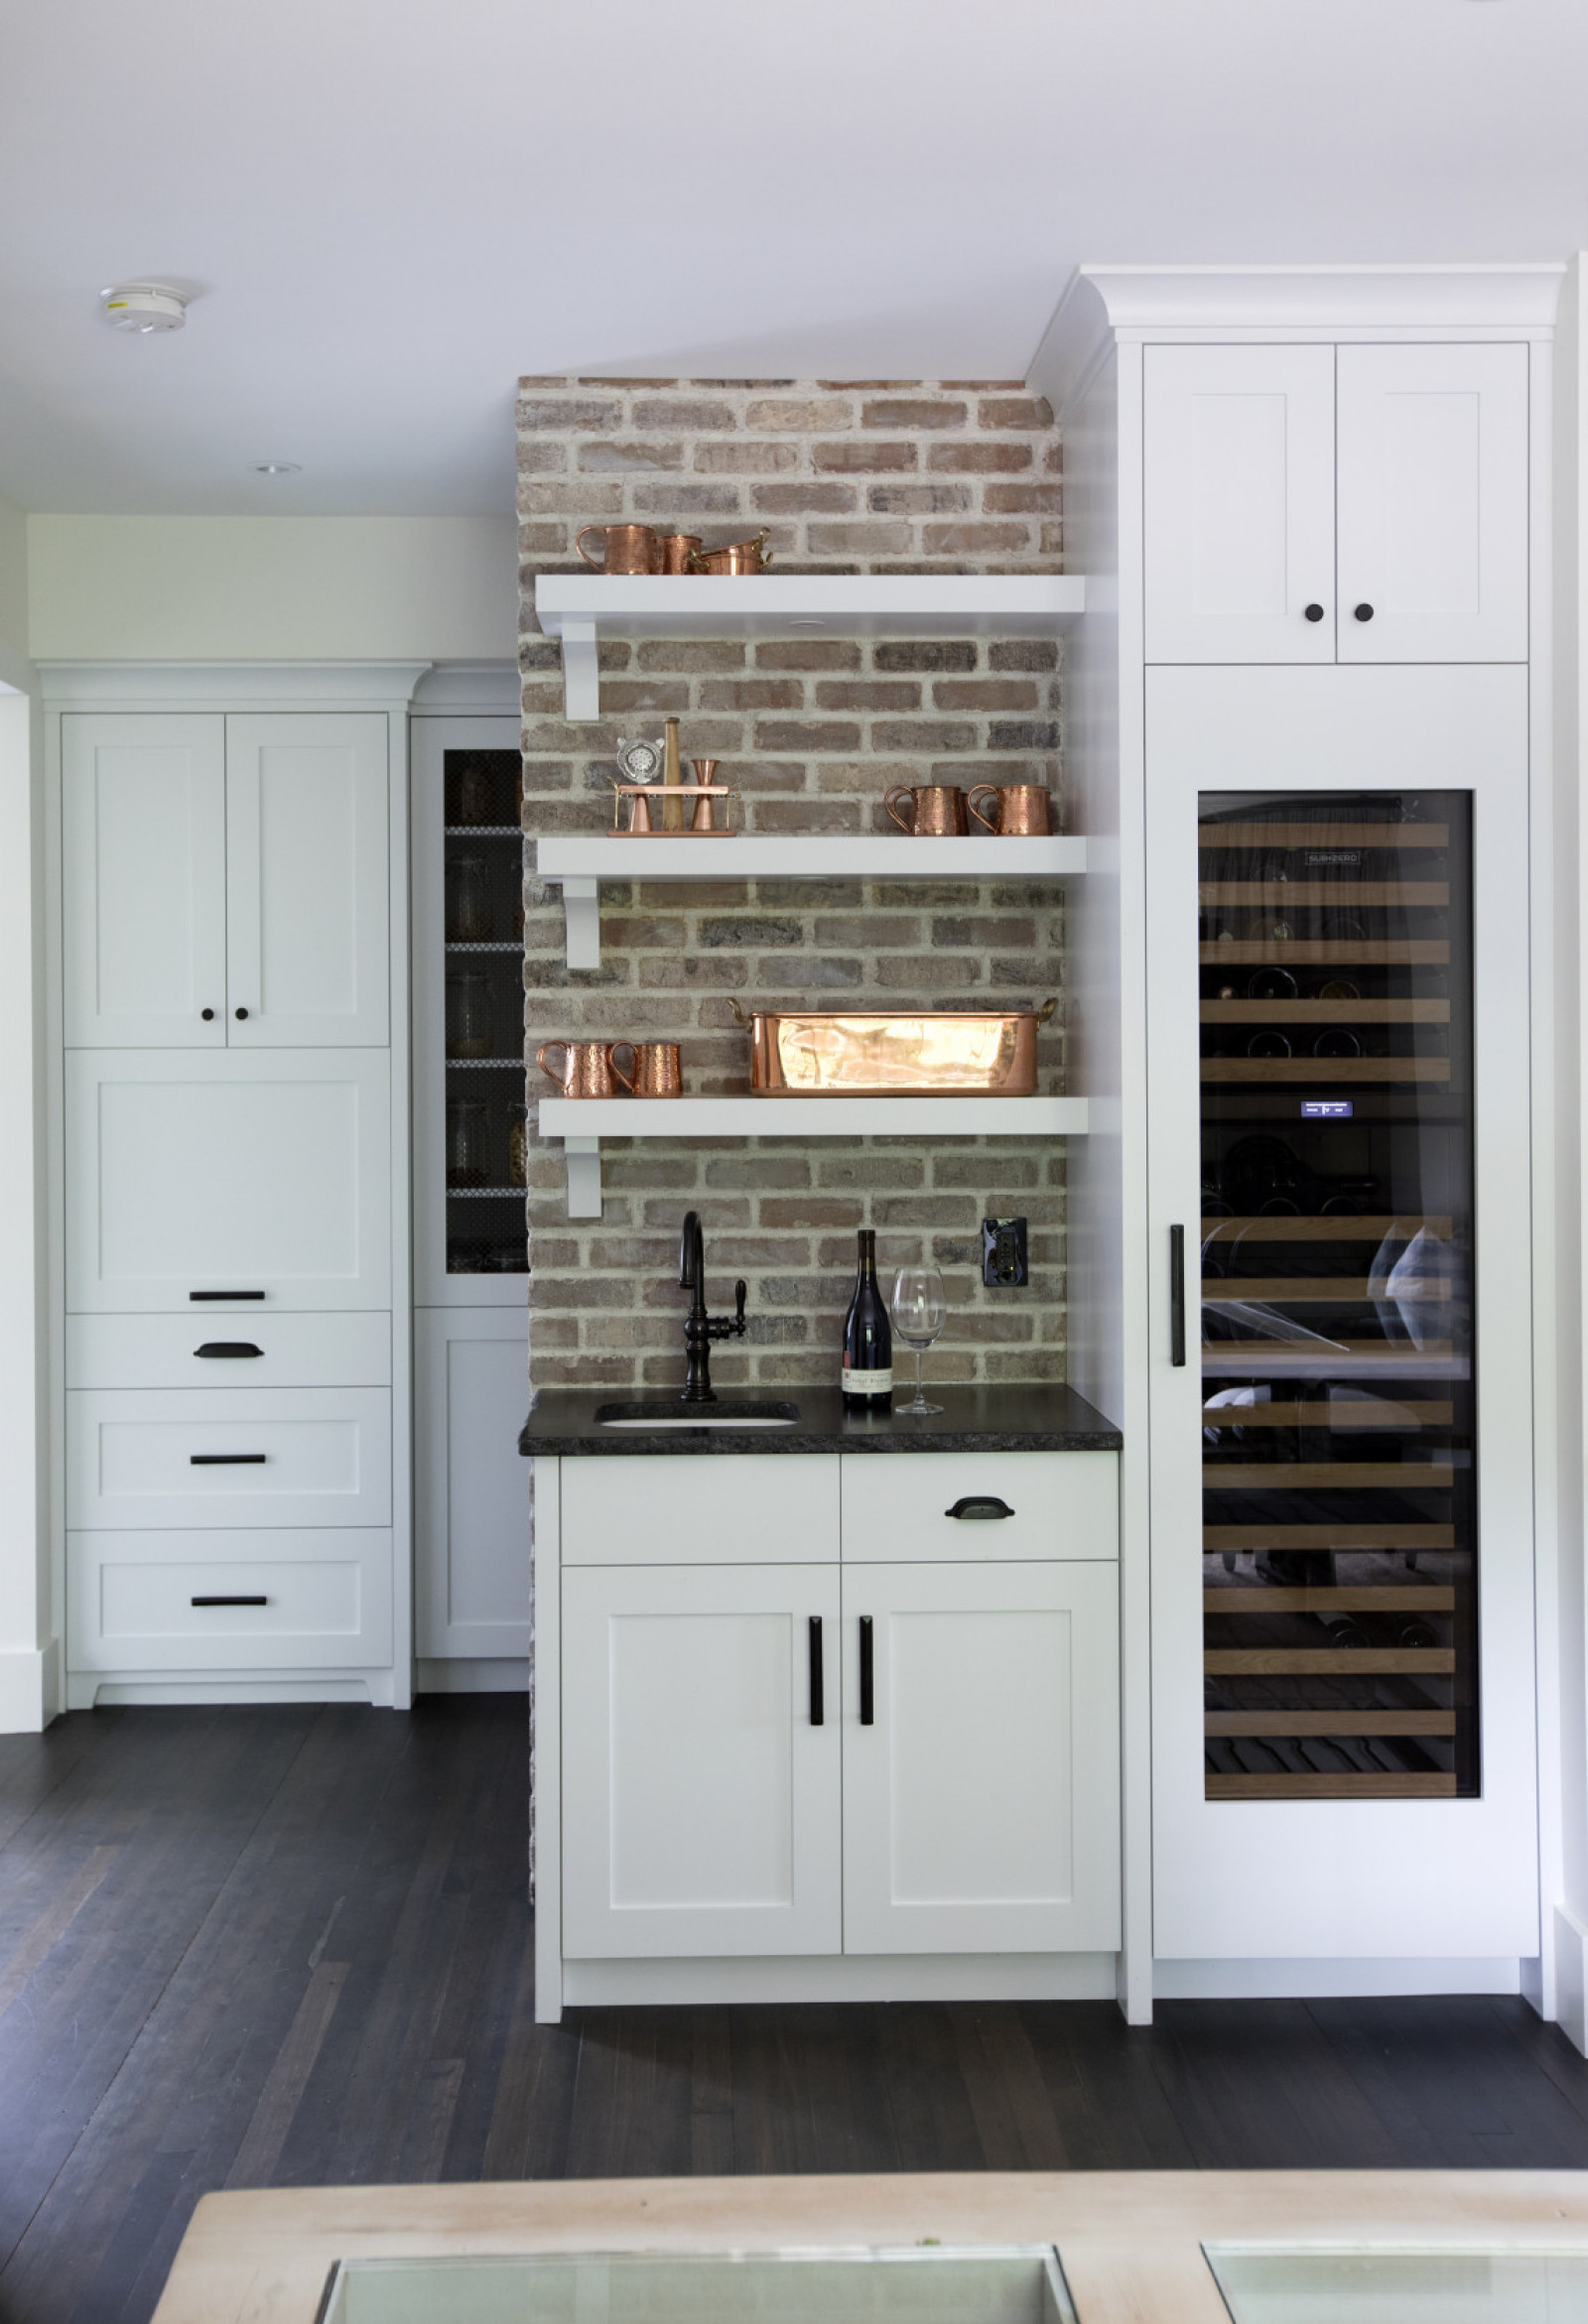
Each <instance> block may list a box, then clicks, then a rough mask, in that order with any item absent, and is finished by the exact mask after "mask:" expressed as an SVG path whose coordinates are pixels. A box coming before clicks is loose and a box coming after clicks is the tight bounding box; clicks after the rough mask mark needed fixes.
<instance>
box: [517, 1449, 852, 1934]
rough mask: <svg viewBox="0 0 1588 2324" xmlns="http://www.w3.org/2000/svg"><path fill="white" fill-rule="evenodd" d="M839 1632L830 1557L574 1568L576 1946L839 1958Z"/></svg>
mask: <svg viewBox="0 0 1588 2324" xmlns="http://www.w3.org/2000/svg"><path fill="white" fill-rule="evenodd" d="M570 1466H575V1464H569V1463H564V1468H565V1471H566V1469H567V1468H568V1467H570ZM680 1466H688V1467H691V1468H697V1467H699V1468H705V1467H707V1466H709V1464H708V1463H704V1462H701V1463H688V1464H680ZM766 1466H767V1467H768V1468H773V1467H776V1466H777V1464H776V1463H772V1462H768V1463H767V1464H766ZM813 1618H814V1619H815V1620H817V1621H819V1622H820V1624H821V1628H820V1631H819V1632H818V1633H817V1635H818V1638H819V1642H820V1651H821V1655H822V1667H823V1675H824V1684H823V1689H822V1697H821V1700H820V1701H818V1702H813V1700H812V1687H811V1678H812V1668H811V1663H812V1646H811V1639H812V1629H811V1624H812V1620H813ZM837 1628H838V1569H837V1567H836V1566H745V1567H733V1566H694V1567H672V1568H665V1569H664V1568H656V1567H650V1568H645V1567H635V1566H603V1567H592V1566H586V1567H578V1568H574V1569H571V1570H569V1571H566V1572H565V1573H564V1575H563V1656H562V1694H563V1951H564V1953H565V1954H567V1955H568V1956H569V1957H570V1958H572V1959H576V1960H577V1959H588V1960H599V1959H621V1958H628V1959H636V1958H646V1957H664V1956H672V1957H678V1956H686V1957H687V1956H691V1955H695V1956H699V1955H708V1954H767V1953H772V1954H791V1953H804V1954H813V1953H837V1952H838V1951H839V1949H840V1928H841V1908H840V1837H839V1835H840V1816H839V1793H840V1785H839V1749H840V1736H839V1721H838V1651H837V1638H836V1635H835V1633H836V1631H837ZM817 1712H820V1713H821V1714H822V1719H821V1724H820V1725H818V1724H817V1723H816V1718H815V1714H816V1713H817Z"/></svg>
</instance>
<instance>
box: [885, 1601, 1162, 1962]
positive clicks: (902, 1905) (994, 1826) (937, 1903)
mask: <svg viewBox="0 0 1588 2324" xmlns="http://www.w3.org/2000/svg"><path fill="white" fill-rule="evenodd" d="M1117 1608H1118V1597H1117V1591H1116V1581H1115V1568H1114V1567H1113V1566H1112V1565H1111V1564H1107V1563H1105V1562H1102V1561H1099V1562H1097V1563H1093V1564H1075V1565H1069V1564H1063V1565H1059V1564H1055V1565H1039V1564H1023V1565H1003V1566H998V1565H976V1566H952V1565H917V1566H897V1565H877V1566H852V1565H846V1566H845V1568H844V1657H843V1659H844V1950H845V1952H846V1953H1048V1952H1109V1951H1112V1950H1114V1949H1115V1947H1117V1946H1118V1944H1119V1941H1120V1725H1119V1636H1118V1613H1117ZM867 1622H868V1623H869V1625H870V1630H869V1640H870V1644H869V1649H868V1651H869V1658H870V1666H871V1678H870V1687H869V1700H867V1695H866V1688H865V1669H864V1657H865V1655H866V1653H867V1647H866V1632H865V1630H864V1628H863V1624H865V1623H867ZM867 1711H869V1713H870V1718H869V1720H867V1719H866V1713H867Z"/></svg>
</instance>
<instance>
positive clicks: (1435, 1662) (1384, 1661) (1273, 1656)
mask: <svg viewBox="0 0 1588 2324" xmlns="http://www.w3.org/2000/svg"><path fill="white" fill-rule="evenodd" d="M1455 1667H1456V1656H1455V1650H1454V1648H1453V1647H1450V1646H1210V1647H1208V1649H1207V1651H1206V1652H1205V1653H1204V1655H1203V1657H1202V1668H1203V1670H1204V1672H1205V1673H1206V1675H1207V1676H1208V1677H1209V1678H1235V1677H1240V1676H1244V1677H1255V1676H1260V1677H1263V1678H1345V1677H1348V1676H1353V1677H1355V1676H1361V1677H1371V1678H1390V1677H1403V1678H1410V1677H1414V1676H1418V1675H1420V1676H1422V1677H1424V1678H1431V1677H1440V1678H1449V1677H1450V1675H1451V1674H1452V1672H1453V1671H1454V1670H1455Z"/></svg>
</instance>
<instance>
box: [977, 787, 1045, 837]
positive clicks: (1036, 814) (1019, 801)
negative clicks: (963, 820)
mask: <svg viewBox="0 0 1588 2324" xmlns="http://www.w3.org/2000/svg"><path fill="white" fill-rule="evenodd" d="M979 799H991V800H992V814H991V815H985V814H984V813H983V811H982V809H981V808H980V807H978V806H977V804H976V803H977V801H978V800H979ZM965 804H966V806H967V807H968V808H969V809H970V811H971V813H972V815H973V816H974V817H975V818H976V820H977V822H978V823H979V824H982V825H983V826H984V827H985V828H986V829H987V830H988V831H990V832H996V833H997V834H998V835H999V836H1000V837H1002V838H1010V837H1013V836H1014V835H1016V834H1018V835H1019V836H1020V837H1022V838H1027V839H1034V838H1036V837H1038V836H1039V835H1042V834H1045V833H1048V832H1051V831H1052V829H1053V815H1052V802H1051V801H1050V800H1049V798H1048V794H1047V792H1046V790H1045V789H1044V787H1043V786H1042V784H1040V783H973V784H972V785H971V788H970V789H969V791H967V792H966V794H965Z"/></svg>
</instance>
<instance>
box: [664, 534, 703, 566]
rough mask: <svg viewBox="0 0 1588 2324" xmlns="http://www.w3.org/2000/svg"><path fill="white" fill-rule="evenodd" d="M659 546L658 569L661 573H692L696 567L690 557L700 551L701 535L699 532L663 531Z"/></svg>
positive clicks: (696, 555) (695, 555) (697, 554)
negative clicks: (659, 559)
mask: <svg viewBox="0 0 1588 2324" xmlns="http://www.w3.org/2000/svg"><path fill="white" fill-rule="evenodd" d="M660 548H661V552H662V562H661V568H660V570H661V571H662V572H663V573H693V572H694V571H695V570H696V569H695V567H694V565H693V564H692V563H691V559H692V558H696V557H698V556H699V555H700V553H701V536H700V534H699V533H664V534H663V535H662V538H661V542H660Z"/></svg>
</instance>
